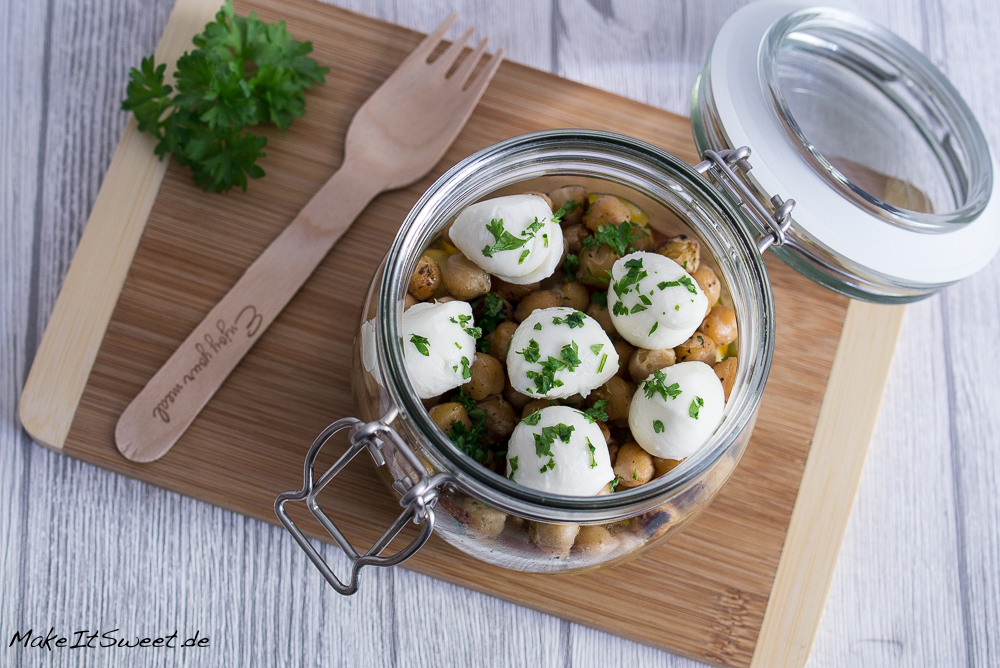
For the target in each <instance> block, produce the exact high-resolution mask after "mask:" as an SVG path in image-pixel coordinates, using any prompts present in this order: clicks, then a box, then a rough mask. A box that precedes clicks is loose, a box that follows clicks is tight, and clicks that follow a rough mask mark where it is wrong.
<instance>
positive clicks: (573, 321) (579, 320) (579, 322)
mask: <svg viewBox="0 0 1000 668" xmlns="http://www.w3.org/2000/svg"><path fill="white" fill-rule="evenodd" d="M552 324H553V325H569V328H570V329H576V328H577V327H583V313H581V312H580V311H573V312H572V313H570V314H569V315H568V316H566V317H565V318H552ZM539 329H541V328H539Z"/></svg>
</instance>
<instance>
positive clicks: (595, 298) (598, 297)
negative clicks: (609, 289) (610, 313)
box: [590, 292, 608, 308]
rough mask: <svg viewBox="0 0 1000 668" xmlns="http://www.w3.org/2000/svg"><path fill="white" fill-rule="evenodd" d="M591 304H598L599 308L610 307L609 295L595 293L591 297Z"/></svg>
mask: <svg viewBox="0 0 1000 668" xmlns="http://www.w3.org/2000/svg"><path fill="white" fill-rule="evenodd" d="M590 302H591V303H592V304H597V305H598V306H603V307H604V308H607V307H608V293H606V292H595V293H593V294H592V295H590Z"/></svg>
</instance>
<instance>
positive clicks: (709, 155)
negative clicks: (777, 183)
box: [694, 146, 795, 253]
mask: <svg viewBox="0 0 1000 668" xmlns="http://www.w3.org/2000/svg"><path fill="white" fill-rule="evenodd" d="M701 157H702V161H701V162H699V163H698V164H697V165H695V166H694V168H695V169H696V170H697V171H698V173H699V174H706V173H707V172H708V171H709V170H711V171H712V175H713V176H714V177H715V180H716V182H717V183H718V184H719V186H720V187H721V188H722V189H723V190H724V191H725V192H726V194H728V195H729V196H730V197H732V198H733V199H734V200H735V201H736V203H737V205H738V206H739V208H740V211H742V212H743V213H744V215H746V216H747V217H749V218H750V219H751V220H753V221H754V222H755V223H757V225H759V226H760V228H761V229H762V230H764V233H765V234H764V235H763V236H761V237H759V238H758V239H757V242H756V243H757V250H758V251H760V252H761V253H763V252H764V251H766V250H767V249H768V248H770V247H771V246H781V245H783V244H784V243H785V232H787V231H788V226H789V225H791V223H792V216H791V213H792V208H793V207H794V206H795V200H794V199H787V200H782V199H781V197H780V196H778V195H774V196H773V197H771V206H773V207H774V213H771V212H770V211H768V210H767V207H766V206H764V204H763V203H761V201H760V200H759V199H758V198H757V196H756V195H754V193H753V191H751V190H750V188H749V187H748V186H747V184H746V183H745V182H744V181H743V179H741V178H740V177H739V175H738V174H737V173H736V170H740V171H742V172H743V173H744V174H745V173H747V172H749V171H750V170H751V169H753V167H752V166H751V165H750V161H749V157H750V147H749V146H741V147H740V148H737V149H731V148H727V149H723V150H721V151H705V152H704V153H702V154H701Z"/></svg>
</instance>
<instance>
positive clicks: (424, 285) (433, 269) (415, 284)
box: [409, 253, 441, 302]
mask: <svg viewBox="0 0 1000 668" xmlns="http://www.w3.org/2000/svg"><path fill="white" fill-rule="evenodd" d="M440 284H441V267H439V266H438V263H437V262H435V261H434V260H433V259H432V258H431V257H430V256H429V255H427V254H426V253H424V254H423V255H421V256H420V259H419V260H417V268H416V269H414V270H413V274H412V275H411V276H410V287H409V294H411V295H413V296H414V297H416V298H417V299H419V300H420V301H422V302H423V301H427V300H428V299H430V298H431V297H433V296H434V291H435V290H437V287H438V285H440Z"/></svg>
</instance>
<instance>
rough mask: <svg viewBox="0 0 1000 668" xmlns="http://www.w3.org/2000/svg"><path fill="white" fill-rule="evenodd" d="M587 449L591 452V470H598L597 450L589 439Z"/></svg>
mask: <svg viewBox="0 0 1000 668" xmlns="http://www.w3.org/2000/svg"><path fill="white" fill-rule="evenodd" d="M587 448H588V449H589V450H590V468H592V469H593V468H597V460H596V459H595V458H594V454H595V453H596V452H597V448H595V447H594V444H593V443H591V442H590V439H589V438H588V439H587Z"/></svg>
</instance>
